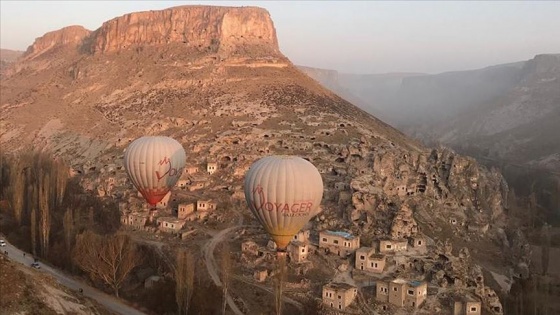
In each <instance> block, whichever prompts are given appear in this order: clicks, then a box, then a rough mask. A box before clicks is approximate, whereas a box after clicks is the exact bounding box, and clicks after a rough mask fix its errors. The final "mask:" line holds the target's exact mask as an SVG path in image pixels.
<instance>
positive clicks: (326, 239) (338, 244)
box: [319, 230, 360, 257]
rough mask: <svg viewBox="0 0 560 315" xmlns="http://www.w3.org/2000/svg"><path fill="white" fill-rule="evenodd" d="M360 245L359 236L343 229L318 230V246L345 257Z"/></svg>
mask: <svg viewBox="0 0 560 315" xmlns="http://www.w3.org/2000/svg"><path fill="white" fill-rule="evenodd" d="M359 247H360V237H359V236H354V235H352V234H350V233H348V232H343V231H328V230H326V231H321V232H319V248H324V249H325V251H328V252H332V253H336V254H337V255H339V256H341V257H346V256H348V255H350V254H352V253H354V252H355V251H356V250H357V249H358V248H359Z"/></svg>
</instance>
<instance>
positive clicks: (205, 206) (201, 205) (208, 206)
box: [196, 200, 218, 212]
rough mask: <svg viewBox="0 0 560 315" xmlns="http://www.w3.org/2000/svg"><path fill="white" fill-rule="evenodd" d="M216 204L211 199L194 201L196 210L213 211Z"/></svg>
mask: <svg viewBox="0 0 560 315" xmlns="http://www.w3.org/2000/svg"><path fill="white" fill-rule="evenodd" d="M217 206H218V204H217V203H216V202H215V201H213V200H199V201H197V202H196V211H198V212H201V211H213V210H216V207H217Z"/></svg>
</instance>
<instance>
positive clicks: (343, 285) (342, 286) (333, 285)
mask: <svg viewBox="0 0 560 315" xmlns="http://www.w3.org/2000/svg"><path fill="white" fill-rule="evenodd" d="M324 287H327V288H330V289H334V290H350V289H355V288H356V287H355V286H353V285H350V284H348V283H335V282H331V283H327V284H325V286H324Z"/></svg>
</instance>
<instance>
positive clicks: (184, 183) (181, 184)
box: [175, 179, 189, 189]
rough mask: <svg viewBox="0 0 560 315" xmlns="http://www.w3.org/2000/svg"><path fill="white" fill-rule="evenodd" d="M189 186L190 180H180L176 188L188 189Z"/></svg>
mask: <svg viewBox="0 0 560 315" xmlns="http://www.w3.org/2000/svg"><path fill="white" fill-rule="evenodd" d="M188 184H189V180H188V179H179V180H178V181H177V184H175V186H177V187H179V188H181V189H185V188H187V186H188Z"/></svg>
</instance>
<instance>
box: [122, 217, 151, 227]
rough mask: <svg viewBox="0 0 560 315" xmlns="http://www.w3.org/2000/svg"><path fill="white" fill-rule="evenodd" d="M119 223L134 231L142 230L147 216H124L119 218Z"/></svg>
mask: <svg viewBox="0 0 560 315" xmlns="http://www.w3.org/2000/svg"><path fill="white" fill-rule="evenodd" d="M121 222H122V223H123V224H124V225H128V226H131V227H133V228H135V229H142V228H144V227H145V226H146V223H147V222H148V215H147V214H140V213H131V214H126V215H123V216H122V217H121Z"/></svg>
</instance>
